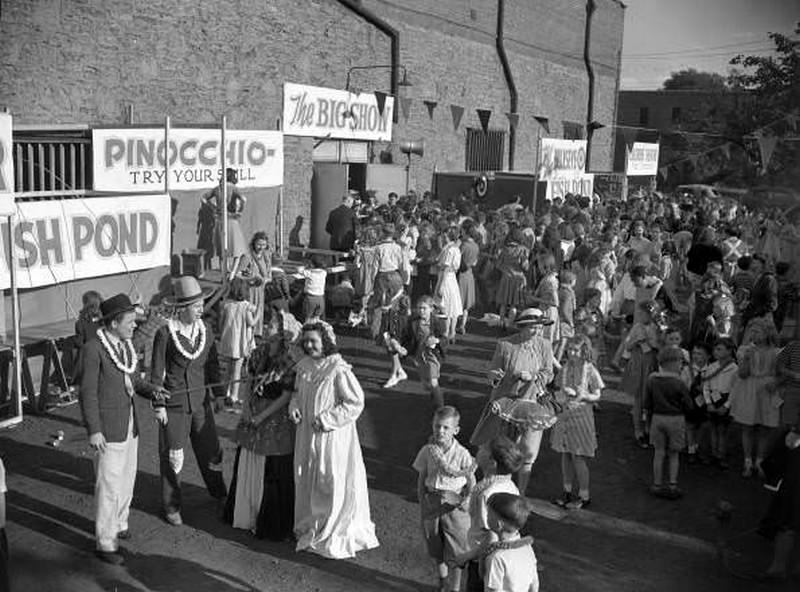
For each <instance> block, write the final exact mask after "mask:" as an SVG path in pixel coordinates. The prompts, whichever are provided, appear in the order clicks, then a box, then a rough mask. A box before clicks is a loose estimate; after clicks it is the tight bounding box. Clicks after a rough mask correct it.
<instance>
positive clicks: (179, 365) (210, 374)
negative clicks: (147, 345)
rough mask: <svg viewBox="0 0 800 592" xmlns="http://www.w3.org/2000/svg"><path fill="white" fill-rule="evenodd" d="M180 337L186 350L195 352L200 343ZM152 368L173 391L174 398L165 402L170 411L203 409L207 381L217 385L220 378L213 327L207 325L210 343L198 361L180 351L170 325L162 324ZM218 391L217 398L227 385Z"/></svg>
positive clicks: (157, 379) (157, 378)
mask: <svg viewBox="0 0 800 592" xmlns="http://www.w3.org/2000/svg"><path fill="white" fill-rule="evenodd" d="M178 339H180V340H181V345H182V346H183V348H184V349H185V350H186V351H188V352H193V351H194V348H195V347H196V343H189V340H188V339H186V338H185V337H184V336H183V335H180V334H179V335H178ZM198 340H199V337H198ZM150 368H151V376H150V379H151V380H152V382H153V383H154V384H157V385H164V388H165V389H166V390H168V391H169V392H170V398H169V399H168V400H167V401H166V403H165V405H166V407H167V411H176V412H177V411H184V412H186V413H191V412H192V411H195V410H198V409H202V407H203V404H204V403H205V401H206V384H215V383H218V382H219V380H220V373H219V363H218V360H217V347H216V345H215V343H214V332H213V331H212V330H211V327H209V326H208V324H206V345H205V347H204V348H203V353H201V354H200V356H199V357H198V358H197V359H195V360H190V359H188V358H186V357H185V356H184V355H183V354H181V353H180V352H179V351H178V348H176V347H175V344H174V343H173V342H172V336H171V335H170V334H169V327H168V326H166V325H165V326H163V327H161V328H160V329H159V330H158V332H157V333H156V337H155V340H154V342H153V363H152V364H151V366H150ZM214 390H215V395H216V396H217V397H220V396H223V397H224V396H225V390H226V389H225V388H223V387H215V388H214ZM187 391H188V392H187ZM173 393H174V394H173Z"/></svg>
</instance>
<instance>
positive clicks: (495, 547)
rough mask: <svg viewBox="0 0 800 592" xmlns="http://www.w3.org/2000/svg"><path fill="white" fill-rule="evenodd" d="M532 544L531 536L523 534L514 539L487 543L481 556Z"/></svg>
mask: <svg viewBox="0 0 800 592" xmlns="http://www.w3.org/2000/svg"><path fill="white" fill-rule="evenodd" d="M532 544H533V537H531V536H524V537H522V538H519V539H517V540H515V541H495V542H494V543H489V544H488V545H487V546H486V548H485V549H484V550H483V551H482V553H481V555H482V556H483V557H488V556H489V555H491V554H492V553H494V552H495V551H505V550H508V549H519V548H521V547H529V546H530V545H532Z"/></svg>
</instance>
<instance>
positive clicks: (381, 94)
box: [375, 90, 389, 117]
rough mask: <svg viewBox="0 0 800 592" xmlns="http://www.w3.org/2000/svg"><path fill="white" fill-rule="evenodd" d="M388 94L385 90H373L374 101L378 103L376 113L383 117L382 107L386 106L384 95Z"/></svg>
mask: <svg viewBox="0 0 800 592" xmlns="http://www.w3.org/2000/svg"><path fill="white" fill-rule="evenodd" d="M387 96H389V95H387V94H386V93H385V92H381V91H379V90H376V91H375V102H376V103H378V115H380V116H381V117H383V108H384V107H386V97H387Z"/></svg>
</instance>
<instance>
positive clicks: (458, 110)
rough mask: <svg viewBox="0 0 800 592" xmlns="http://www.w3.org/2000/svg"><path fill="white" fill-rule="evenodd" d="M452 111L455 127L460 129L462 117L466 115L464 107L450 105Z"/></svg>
mask: <svg viewBox="0 0 800 592" xmlns="http://www.w3.org/2000/svg"><path fill="white" fill-rule="evenodd" d="M450 113H451V114H452V115H453V129H455V130H458V126H459V125H461V118H462V117H463V116H464V107H461V106H460V105H450Z"/></svg>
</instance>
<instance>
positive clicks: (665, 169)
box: [658, 166, 669, 181]
mask: <svg viewBox="0 0 800 592" xmlns="http://www.w3.org/2000/svg"><path fill="white" fill-rule="evenodd" d="M658 172H659V173H661V177H662V178H663V179H664V180H665V181H666V180H667V175H668V174H669V167H668V166H663V167H661V168H660V169H658Z"/></svg>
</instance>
